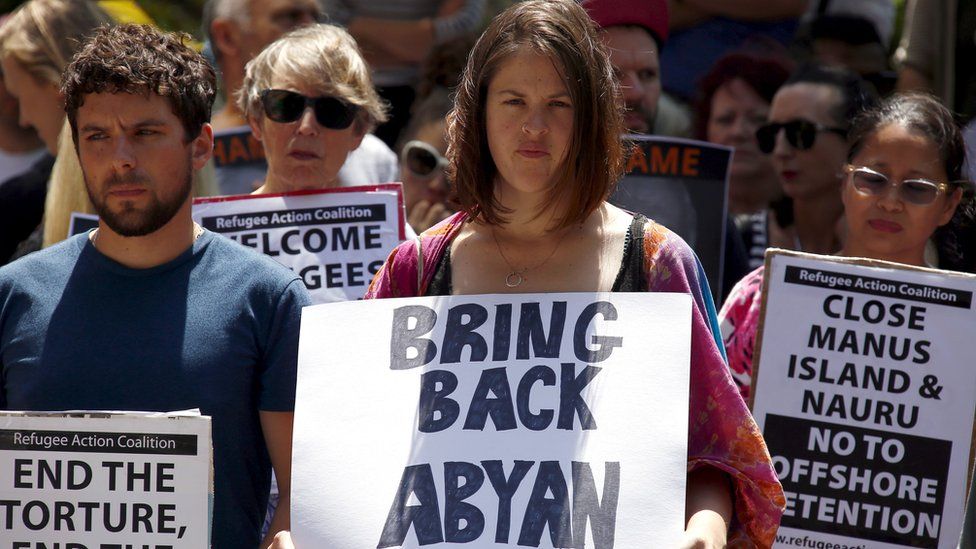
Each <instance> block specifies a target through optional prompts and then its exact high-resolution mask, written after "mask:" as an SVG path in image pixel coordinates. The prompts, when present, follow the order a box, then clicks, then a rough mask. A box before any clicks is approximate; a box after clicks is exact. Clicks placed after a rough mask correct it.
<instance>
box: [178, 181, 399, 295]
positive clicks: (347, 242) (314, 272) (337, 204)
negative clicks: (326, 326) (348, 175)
mask: <svg viewBox="0 0 976 549" xmlns="http://www.w3.org/2000/svg"><path fill="white" fill-rule="evenodd" d="M193 219H194V220H195V221H196V222H197V223H199V224H200V225H201V226H203V228H205V229H208V230H211V231H214V232H216V233H220V234H222V235H224V236H226V237H228V238H230V239H232V240H235V241H237V242H239V243H241V244H243V245H244V246H248V247H250V248H254V249H256V250H257V251H259V252H261V253H263V254H265V255H267V256H269V257H272V258H274V259H275V261H277V262H278V263H281V264H282V265H284V266H286V267H289V268H291V269H292V270H293V271H295V274H297V275H298V276H299V277H300V278H301V279H302V282H304V283H305V287H306V288H308V290H309V294H310V295H311V297H312V301H313V302H315V303H329V302H334V301H345V300H348V299H359V298H361V297H362V296H363V294H364V293H366V286H367V285H368V284H369V281H370V280H372V279H373V275H374V274H376V271H378V270H379V269H380V267H381V266H382V265H383V261H385V260H386V256H387V255H388V254H389V253H390V251H391V250H392V249H393V248H395V247H396V245H397V244H399V243H400V242H402V241H403V240H404V238H405V236H406V233H405V224H404V223H405V222H404V219H403V189H402V187H401V186H400V184H399V183H391V184H384V185H371V186H363V187H342V188H336V189H320V190H314V191H295V192H291V193H285V194H266V195H240V196H219V197H214V198H197V199H195V200H194V201H193Z"/></svg>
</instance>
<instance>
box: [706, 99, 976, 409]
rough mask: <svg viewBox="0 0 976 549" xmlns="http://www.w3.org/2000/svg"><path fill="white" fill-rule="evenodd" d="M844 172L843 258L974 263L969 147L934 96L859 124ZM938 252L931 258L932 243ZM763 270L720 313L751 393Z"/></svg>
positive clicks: (739, 376)
mask: <svg viewBox="0 0 976 549" xmlns="http://www.w3.org/2000/svg"><path fill="white" fill-rule="evenodd" d="M849 139H850V143H851V145H850V147H849V149H848V152H847V157H846V160H847V163H846V164H845V165H844V167H843V171H842V173H843V174H844V175H843V184H842V189H841V198H842V201H843V206H844V216H845V222H846V226H847V238H846V241H845V243H844V246H843V248H841V250H840V252H839V255H842V256H850V257H867V258H871V259H881V260H885V261H894V262H898V263H905V264H908V265H918V266H931V267H941V268H948V269H956V268H960V267H962V266H965V265H969V264H971V262H972V258H967V257H965V256H964V254H965V253H969V254H972V253H973V251H972V250H966V249H965V248H966V247H965V246H963V245H962V244H961V243H960V242H959V240H958V237H959V235H960V229H962V228H964V227H971V226H972V223H973V217H974V203H973V199H972V192H971V189H969V184H968V183H964V182H960V181H958V180H959V179H960V177H961V174H962V165H963V159H964V156H965V153H964V150H965V149H964V145H963V140H962V136H961V134H960V131H959V128H958V126H957V125H956V123H955V121H954V120H953V117H952V114H951V113H950V112H949V111H948V110H947V109H946V108H945V107H943V106H942V104H941V103H939V101H938V100H936V99H935V98H934V97H932V96H929V95H922V94H909V95H895V96H893V97H891V98H889V99H887V100H885V101H884V102H882V103H881V105H879V106H878V107H876V108H874V109H872V110H870V111H867V112H866V113H864V114H863V115H861V116H860V117H859V118H857V119H856V121H855V123H854V125H853V127H852V128H851V130H850V132H849ZM930 240H931V241H934V242H935V249H934V250H932V251H930V252H929V253H927V248H929V249H931V248H932V247H931V246H930V245H928V243H929V242H930ZM762 272H763V268H762V267H760V268H759V269H756V270H755V271H753V272H752V273H751V274H749V275H748V276H747V277H746V278H744V279H742V281H740V282H739V284H737V285H736V287H735V288H734V289H733V290H732V293H731V294H730V295H729V299H728V300H727V301H726V303H725V306H724V307H722V311H721V312H720V313H719V319H720V320H721V322H722V325H723V326H722V328H723V329H722V333H723V334H725V346H726V349H727V351H728V354H729V365H730V367H731V368H732V370H733V377H734V378H735V379H736V381H737V382H738V383H739V387H740V390H741V391H742V394H743V396H748V394H749V389H750V387H749V380H750V378H751V374H752V353H753V345H754V342H755V338H756V332H757V330H758V322H759V306H760V297H761V295H762V287H761V285H762Z"/></svg>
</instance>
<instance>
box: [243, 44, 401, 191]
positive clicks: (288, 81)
mask: <svg viewBox="0 0 976 549" xmlns="http://www.w3.org/2000/svg"><path fill="white" fill-rule="evenodd" d="M237 102H238V106H239V107H240V109H241V111H242V112H243V113H244V115H245V116H246V117H247V120H248V123H249V124H250V125H251V129H252V131H253V133H254V136H255V137H256V138H257V139H258V140H259V141H261V144H262V145H263V147H264V153H265V157H266V158H267V161H268V172H267V175H266V177H265V180H264V183H263V184H262V185H261V186H260V187H259V188H258V190H256V191H255V194H271V193H284V192H289V191H296V190H302V189H322V188H330V187H335V186H337V185H338V174H339V169H340V168H341V167H342V165H343V163H345V161H346V157H347V156H348V155H349V153H350V152H352V151H353V150H355V149H356V147H358V146H359V144H360V142H362V140H363V137H364V136H365V135H366V133H367V132H368V131H370V129H372V128H373V127H375V126H376V125H377V124H379V123H381V122H383V121H385V120H386V106H385V104H384V103H383V102H382V100H381V99H380V98H379V96H378V95H377V94H376V92H375V90H374V89H373V83H372V80H371V79H370V75H369V67H368V66H367V65H366V62H365V61H363V58H362V55H361V54H360V52H359V48H358V47H357V45H356V42H355V41H354V40H353V39H352V37H351V36H350V35H349V33H347V32H346V31H344V30H342V29H341V28H339V27H336V26H333V25H312V26H309V27H304V28H301V29H297V30H294V31H292V32H290V33H288V34H286V35H285V36H283V37H281V38H279V39H278V40H276V41H275V42H273V43H272V44H271V45H269V46H268V47H267V48H265V49H264V50H263V51H262V52H261V53H260V54H258V55H257V56H256V57H255V58H254V59H252V60H251V61H250V62H249V63H248V64H247V67H246V69H245V76H244V82H243V84H242V86H241V90H240V92H239V95H238V98H237Z"/></svg>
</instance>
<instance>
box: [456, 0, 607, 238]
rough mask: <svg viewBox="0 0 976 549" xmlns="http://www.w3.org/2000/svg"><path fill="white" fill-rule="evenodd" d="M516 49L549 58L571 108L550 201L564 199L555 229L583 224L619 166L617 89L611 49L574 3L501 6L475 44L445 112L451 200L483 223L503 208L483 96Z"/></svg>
mask: <svg viewBox="0 0 976 549" xmlns="http://www.w3.org/2000/svg"><path fill="white" fill-rule="evenodd" d="M521 48H529V49H531V50H533V51H535V52H537V53H540V54H542V55H546V56H548V57H549V58H551V59H552V60H553V63H554V64H555V65H556V66H557V68H558V69H559V71H560V72H561V73H562V77H563V79H564V80H565V82H566V88H567V90H568V91H569V94H570V96H571V98H572V103H573V106H574V114H573V135H572V139H571V142H570V145H569V150H568V151H567V154H566V160H565V161H564V162H563V165H562V167H561V168H560V169H559V172H558V173H557V183H556V184H555V185H554V186H553V188H552V191H551V192H550V195H549V199H550V200H549V203H555V202H558V200H557V198H558V197H562V196H566V197H568V204H569V209H568V212H569V213H568V214H567V215H566V216H565V218H564V219H561V220H559V222H558V225H559V227H558V228H561V227H568V226H569V225H572V224H574V223H582V222H583V221H584V220H585V219H586V218H587V217H588V216H589V215H590V214H591V213H593V211H595V210H596V209H597V208H598V207H599V206H600V204H601V203H602V202H603V201H604V200H605V199H606V198H607V196H608V195H609V193H610V190H611V189H612V188H613V185H614V184H615V183H616V182H617V179H618V178H619V177H620V175H621V173H622V171H623V165H624V160H625V157H624V145H623V144H622V143H621V139H620V136H621V135H622V134H623V133H624V125H623V116H622V114H621V106H620V105H621V101H620V97H619V96H620V90H619V87H618V85H617V82H616V79H615V78H614V76H613V68H612V66H611V65H610V59H609V54H608V53H607V50H606V48H605V47H604V46H603V44H602V43H601V42H600V39H599V37H598V35H597V29H596V26H595V24H594V23H593V21H592V20H591V19H590V17H589V16H588V15H587V14H586V11H585V10H584V9H583V8H581V7H580V6H579V4H577V3H576V2H574V1H572V0H527V1H525V2H520V3H518V4H515V5H514V6H512V7H510V8H508V9H506V10H505V11H503V12H502V13H501V14H500V15H498V16H497V17H495V19H494V20H493V21H492V22H491V24H490V25H489V26H488V29H487V30H485V33H484V34H483V35H481V38H479V39H478V42H477V43H476V44H475V47H474V49H473V50H472V51H471V55H469V56H468V62H467V65H466V66H465V69H464V73H463V75H462V76H461V82H460V84H459V86H458V89H457V95H456V97H455V106H454V110H453V111H452V112H451V114H450V116H449V123H448V149H447V156H448V160H449V161H450V165H449V167H448V169H447V173H448V177H449V178H451V180H453V181H454V182H455V185H456V192H457V201H458V203H459V204H460V205H461V207H462V208H463V209H464V210H465V211H466V212H467V213H468V214H470V215H471V216H473V217H477V218H479V219H481V220H482V221H484V222H486V223H489V224H493V225H494V224H500V223H503V222H505V218H504V217H503V216H504V214H507V213H509V212H508V211H506V209H505V208H504V207H503V206H502V205H500V204H499V203H498V201H497V200H496V198H495V194H494V185H495V175H496V174H497V168H496V166H495V162H494V160H493V159H492V157H491V151H490V150H489V148H488V135H487V131H486V127H487V124H486V120H485V111H486V107H485V99H486V96H487V93H488V84H489V83H490V82H491V80H492V78H493V77H494V76H495V73H496V72H497V71H498V68H499V67H500V66H501V64H502V63H503V62H504V61H506V60H507V59H509V58H510V57H511V56H512V55H513V54H515V53H516V52H518V51H519V50H520V49H521Z"/></svg>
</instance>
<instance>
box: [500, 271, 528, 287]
mask: <svg viewBox="0 0 976 549" xmlns="http://www.w3.org/2000/svg"><path fill="white" fill-rule="evenodd" d="M524 280H525V279H524V278H522V273H520V272H518V271H512V272H510V273H508V276H506V277H505V285H506V286H508V287H509V288H515V287H517V286H519V285H520V284H522V282H523V281H524Z"/></svg>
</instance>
